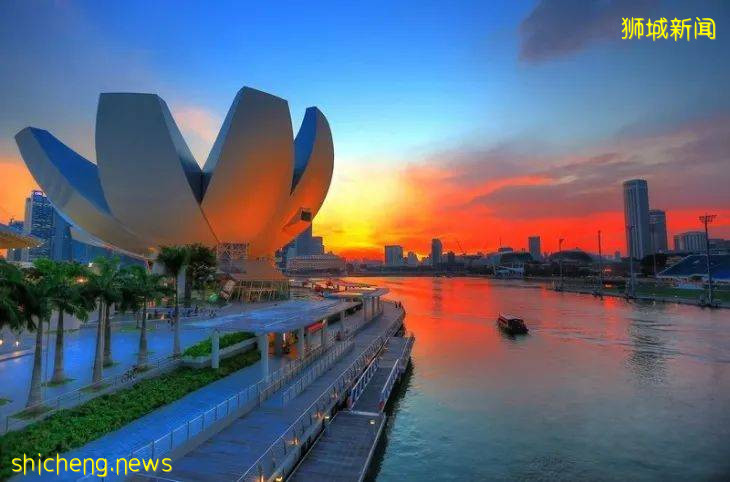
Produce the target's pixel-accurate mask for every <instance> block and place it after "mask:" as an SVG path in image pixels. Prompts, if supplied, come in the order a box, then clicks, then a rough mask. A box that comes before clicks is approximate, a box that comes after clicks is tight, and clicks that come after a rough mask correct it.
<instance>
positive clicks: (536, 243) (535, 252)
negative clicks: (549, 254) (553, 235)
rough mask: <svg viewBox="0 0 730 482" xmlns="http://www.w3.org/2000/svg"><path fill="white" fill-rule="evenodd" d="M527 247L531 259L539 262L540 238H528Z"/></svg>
mask: <svg viewBox="0 0 730 482" xmlns="http://www.w3.org/2000/svg"><path fill="white" fill-rule="evenodd" d="M527 246H528V250H529V251H530V256H532V259H534V260H535V261H540V260H541V259H542V252H541V251H540V236H530V237H529V238H527Z"/></svg>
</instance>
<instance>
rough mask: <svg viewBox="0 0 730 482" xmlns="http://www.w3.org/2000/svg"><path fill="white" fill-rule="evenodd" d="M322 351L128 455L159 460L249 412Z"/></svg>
mask: <svg viewBox="0 0 730 482" xmlns="http://www.w3.org/2000/svg"><path fill="white" fill-rule="evenodd" d="M352 346H353V341H352V338H348V339H347V340H345V341H344V342H342V343H338V344H337V345H336V346H334V347H332V349H331V350H330V352H329V353H327V355H326V356H327V357H329V356H330V355H331V354H333V353H339V356H341V354H342V353H344V351H343V350H347V349H348V347H349V348H350V349H351V348H352ZM324 349H325V347H322V346H320V347H317V348H315V349H314V350H312V351H310V352H309V353H308V354H307V356H306V358H304V359H301V360H296V361H294V362H292V363H289V364H287V365H285V366H283V367H281V368H279V369H278V370H276V371H275V372H274V373H272V374H271V375H270V376H269V378H268V380H261V381H259V382H257V383H254V384H253V385H251V386H249V387H248V388H247V389H245V390H242V391H240V392H238V393H236V394H235V395H233V396H231V397H229V398H227V399H226V400H224V401H222V402H221V403H219V404H217V405H215V406H214V407H211V408H210V409H208V410H206V411H205V412H203V413H201V414H199V415H197V416H195V417H193V418H192V419H190V420H188V421H187V422H185V423H183V424H181V425H179V426H178V427H177V428H174V429H173V430H171V431H170V432H168V433H166V434H165V435H163V436H162V437H160V438H158V439H155V440H153V441H151V442H149V443H147V444H145V445H144V446H142V447H140V448H138V449H136V450H133V451H132V452H131V453H130V457H137V458H159V457H160V456H162V455H165V454H167V453H169V452H171V451H172V450H174V449H176V448H178V447H180V446H182V445H184V444H185V443H187V442H188V441H189V440H190V439H191V438H192V437H195V436H196V435H198V434H200V433H201V432H203V431H204V430H205V429H206V427H210V426H211V425H213V424H215V423H218V422H220V421H223V420H225V419H226V418H228V417H231V416H232V415H235V416H236V417H240V416H241V415H243V414H244V413H247V412H249V411H251V410H252V409H253V408H255V407H257V406H259V405H260V404H261V403H263V402H264V401H266V400H267V399H268V398H269V397H271V395H272V394H273V393H275V392H276V391H278V390H279V389H280V388H281V387H282V386H283V385H284V384H286V383H287V382H288V381H289V380H291V379H292V378H293V377H295V376H296V375H297V374H298V373H300V372H301V371H302V370H303V369H305V368H306V367H308V366H309V365H311V364H312V363H314V362H315V361H317V360H318V358H319V356H320V355H321V354H322V353H323V352H324ZM79 480H82V479H79Z"/></svg>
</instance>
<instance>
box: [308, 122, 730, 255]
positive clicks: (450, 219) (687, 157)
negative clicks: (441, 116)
mask: <svg viewBox="0 0 730 482" xmlns="http://www.w3.org/2000/svg"><path fill="white" fill-rule="evenodd" d="M528 145H529V144H528ZM533 149H534V150H535V152H534V153H533V154H531V153H530V152H531V150H533ZM728 152H730V114H728V115H719V116H713V117H706V118H704V119H701V120H694V121H691V122H685V123H683V124H680V125H676V126H672V127H671V128H668V129H666V130H665V131H664V132H654V133H652V134H651V135H645V136H644V137H639V136H635V137H631V138H622V139H618V140H617V139H616V138H610V139H607V140H606V141H604V142H600V143H596V144H595V145H593V146H590V147H588V148H584V149H582V150H581V152H569V153H568V154H558V153H554V152H552V153H551V151H549V150H544V149H543V147H542V146H537V145H534V144H532V145H529V148H525V147H524V146H522V145H520V143H519V142H517V141H514V142H509V143H503V144H501V145H500V146H498V147H495V148H474V149H470V148H468V147H467V148H462V149H454V150H448V151H443V152H434V153H432V154H430V155H428V156H426V158H425V160H421V161H419V162H413V163H411V164H407V165H405V166H403V167H402V168H400V169H392V168H388V169H386V168H380V169H372V168H371V169H368V170H365V171H362V172H354V171H352V172H349V171H348V173H347V174H348V177H351V178H354V179H357V188H356V189H354V188H353V186H352V185H351V184H345V183H342V184H340V183H337V184H333V188H332V190H331V192H330V195H329V196H328V199H327V202H326V204H325V206H324V207H323V209H322V212H321V213H320V214H319V215H318V216H317V219H316V221H315V231H316V232H317V233H318V234H321V235H324V236H325V239H326V242H327V245H328V247H329V249H333V250H335V251H337V252H340V253H343V254H345V255H349V256H356V257H361V256H364V255H367V256H368V257H382V246H383V245H384V244H401V245H403V246H404V248H405V249H406V250H412V251H415V252H417V253H420V254H427V253H428V251H429V245H430V240H431V238H433V237H439V238H441V239H442V240H443V242H444V245H445V249H447V250H454V251H457V252H458V251H460V250H461V249H462V248H460V247H459V246H462V247H463V249H464V250H467V251H469V252H474V251H479V250H481V251H489V250H494V249H496V247H497V246H498V245H499V242H500V240H501V243H502V244H504V245H511V246H513V247H514V248H522V247H524V246H525V244H526V239H527V236H529V235H535V234H537V235H540V236H542V238H543V246H544V248H545V249H547V250H551V249H555V248H556V246H554V244H556V242H557V241H556V240H557V239H558V238H560V237H565V238H566V239H567V240H568V241H567V242H568V245H569V246H570V247H574V246H581V247H583V248H584V249H591V250H595V249H596V246H595V242H596V241H595V240H596V232H597V231H598V230H599V229H600V230H601V231H602V233H603V241H604V248H605V249H606V251H607V252H609V251H613V250H622V251H623V249H624V244H625V239H624V236H625V234H624V231H623V204H622V203H623V200H622V189H621V184H622V182H623V181H624V180H626V179H631V178H636V177H641V178H645V179H647V180H648V182H649V195H650V203H651V206H652V207H654V208H660V209H665V210H666V211H667V217H668V223H669V229H670V233H672V232H679V231H684V230H690V229H696V228H697V223H696V218H697V214H698V213H700V212H703V211H705V210H712V211H713V212H717V213H718V214H720V218H718V222H717V223H716V224H715V225H714V226H713V229H714V230H715V233H714V236H717V237H722V236H726V237H727V236H730V189H728V188H727V186H728V185H730V158H728V156H727V153H728Z"/></svg>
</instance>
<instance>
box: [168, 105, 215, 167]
mask: <svg viewBox="0 0 730 482" xmlns="http://www.w3.org/2000/svg"><path fill="white" fill-rule="evenodd" d="M172 115H173V118H174V119H175V122H177V125H178V126H179V127H180V131H181V132H182V134H183V136H184V137H185V141H186V142H187V143H188V146H189V147H190V150H191V151H192V152H193V155H194V156H195V159H197V161H198V163H200V164H203V163H204V162H205V160H206V158H207V157H208V152H210V148H211V146H212V145H213V142H214V141H215V138H216V136H217V135H218V130H219V129H220V126H221V123H222V121H221V119H219V118H218V116H216V115H215V114H213V113H212V112H210V111H209V110H207V109H205V108H202V107H198V106H184V107H181V108H177V109H175V110H174V111H173V114H172Z"/></svg>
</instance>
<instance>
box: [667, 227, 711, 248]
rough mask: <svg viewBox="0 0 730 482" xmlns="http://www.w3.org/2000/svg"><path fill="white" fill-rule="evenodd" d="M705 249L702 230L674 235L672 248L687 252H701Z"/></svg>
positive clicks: (705, 237)
mask: <svg viewBox="0 0 730 482" xmlns="http://www.w3.org/2000/svg"><path fill="white" fill-rule="evenodd" d="M705 249H707V236H706V235H705V232H704V231H687V232H686V233H679V234H675V235H674V250H675V251H681V252H687V253H702V252H704V251H705Z"/></svg>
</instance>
